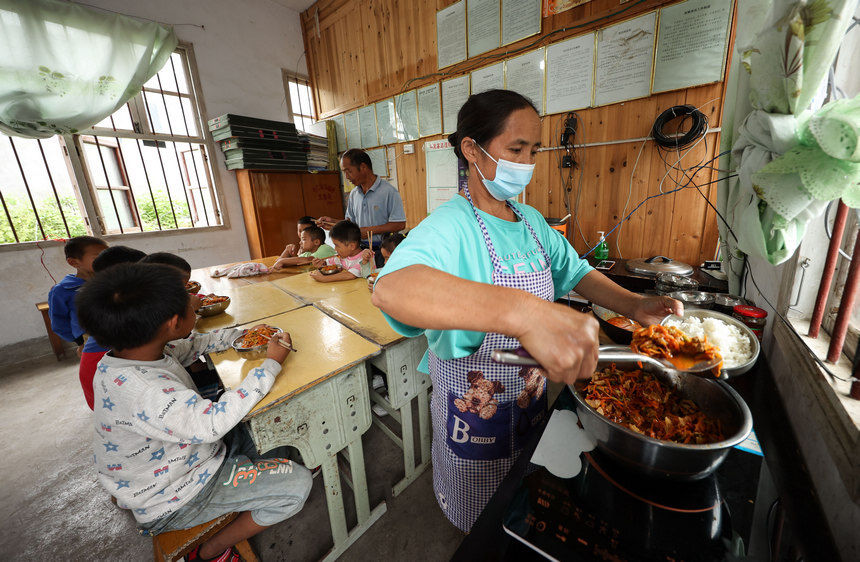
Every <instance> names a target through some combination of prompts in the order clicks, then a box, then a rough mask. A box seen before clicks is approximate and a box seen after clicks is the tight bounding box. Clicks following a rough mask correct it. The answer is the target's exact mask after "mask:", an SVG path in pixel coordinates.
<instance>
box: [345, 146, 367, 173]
mask: <svg viewBox="0 0 860 562" xmlns="http://www.w3.org/2000/svg"><path fill="white" fill-rule="evenodd" d="M340 158H341V160H343V159H344V158H346V159H347V160H349V161H350V162H351V163H352V165H353V166H355V167H356V168H360V167H361V165H362V164H364V165H365V166H367V169H368V170H370V171H371V172H372V171H373V162H372V161H371V160H370V156H369V155H368V154H367V153H366V152H365V151H363V150H362V149H360V148H350V149H349V150H347V151H346V152H344V153H343V156H341V157H340Z"/></svg>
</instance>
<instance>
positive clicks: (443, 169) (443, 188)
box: [424, 140, 457, 213]
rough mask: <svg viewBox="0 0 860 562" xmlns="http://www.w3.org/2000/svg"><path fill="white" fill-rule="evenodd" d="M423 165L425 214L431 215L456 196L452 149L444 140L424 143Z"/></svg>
mask: <svg viewBox="0 0 860 562" xmlns="http://www.w3.org/2000/svg"><path fill="white" fill-rule="evenodd" d="M424 163H425V169H426V170H427V213H432V212H433V211H434V210H436V209H437V208H438V207H439V205H441V204H442V203H445V202H446V201H448V200H449V199H451V197H453V196H455V195H456V194H457V157H456V156H455V155H454V147H453V146H451V143H449V142H448V141H446V140H438V141H428V142H425V143H424Z"/></svg>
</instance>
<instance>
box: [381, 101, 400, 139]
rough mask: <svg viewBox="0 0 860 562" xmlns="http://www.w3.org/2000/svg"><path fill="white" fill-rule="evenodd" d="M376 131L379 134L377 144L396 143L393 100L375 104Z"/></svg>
mask: <svg viewBox="0 0 860 562" xmlns="http://www.w3.org/2000/svg"><path fill="white" fill-rule="evenodd" d="M376 129H377V131H378V132H379V144H394V143H396V142H397V120H396V119H395V118H394V99H393V98H388V99H387V100H382V101H378V102H376Z"/></svg>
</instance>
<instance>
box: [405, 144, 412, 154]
mask: <svg viewBox="0 0 860 562" xmlns="http://www.w3.org/2000/svg"><path fill="white" fill-rule="evenodd" d="M403 154H415V145H414V144H404V145H403Z"/></svg>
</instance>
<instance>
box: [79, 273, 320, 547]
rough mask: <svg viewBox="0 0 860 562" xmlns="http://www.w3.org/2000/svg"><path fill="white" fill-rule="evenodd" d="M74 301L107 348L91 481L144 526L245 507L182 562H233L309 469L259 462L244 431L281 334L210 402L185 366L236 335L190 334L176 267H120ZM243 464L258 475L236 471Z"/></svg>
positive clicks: (152, 529) (274, 518) (276, 358)
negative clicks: (257, 360)
mask: <svg viewBox="0 0 860 562" xmlns="http://www.w3.org/2000/svg"><path fill="white" fill-rule="evenodd" d="M77 305H78V310H79V314H80V320H81V323H82V325H83V326H85V327H86V328H87V330H88V331H89V333H90V334H91V335H93V336H94V337H96V338H97V339H98V340H99V341H100V342H102V343H104V344H105V345H108V346H110V347H111V351H110V352H108V353H107V354H106V355H105V356H104V358H103V359H102V360H101V362H100V363H99V367H98V372H97V373H96V377H95V381H94V384H93V386H94V388H95V398H96V404H97V407H96V410H95V414H94V418H95V428H96V431H95V436H94V437H95V439H94V452H95V463H96V466H97V468H98V479H99V482H100V483H101V484H102V486H103V487H105V489H107V490H108V491H109V492H110V493H111V494H112V495H113V496H115V497H116V498H117V500H118V503H119V504H123V505H125V506H127V507H129V508H130V509H131V510H132V513H133V514H134V517H135V519H137V522H138V525H139V526H140V527H141V528H142V529H144V530H145V531H146V532H148V533H150V534H157V533H161V532H165V531H169V530H175V529H186V528H190V527H193V526H195V525H198V524H201V523H203V522H206V521H210V520H212V519H215V518H217V517H219V516H220V515H223V514H225V513H230V512H234V511H240V512H242V513H241V514H240V515H239V517H238V518H237V519H236V520H234V521H233V522H232V523H230V524H229V525H227V526H226V527H224V528H223V529H222V530H221V531H219V532H218V533H216V534H215V535H213V536H212V538H210V539H208V540H207V541H206V542H204V543H203V544H202V545H201V546H200V547H199V548H198V549H196V550H195V551H193V552H192V553H191V555H189V558H186V560H189V559H191V560H193V559H212V558H218V559H219V560H220V559H221V558H222V557H223V559H224V560H228V559H229V560H232V559H236V560H238V557H235V556H236V555H235V554H234V552H233V551H232V546H233V545H234V544H235V543H237V542H239V541H241V540H244V539H247V538H248V537H251V536H253V535H255V534H257V533H259V532H260V531H262V530H263V529H265V528H266V527H267V526H269V525H272V524H274V523H277V522H279V521H283V520H284V519H287V518H289V517H291V516H292V515H295V514H296V513H298V512H299V511H300V510H301V508H302V506H303V505H304V503H305V500H306V499H307V497H308V494H309V493H310V489H311V484H312V481H311V474H310V472H309V471H308V470H307V469H306V468H304V467H303V466H300V465H297V464H294V463H292V462H291V461H289V460H287V459H281V458H267V459H266V460H265V462H260V459H259V458H258V457H259V455H256V453H255V449H254V445H253V443H252V442H251V441H250V438H249V437H248V435H247V433H246V432H243V431H241V426H240V422H241V420H242V418H243V417H244V416H245V415H246V414H247V413H248V412H249V411H250V410H251V408H253V407H254V406H255V405H256V404H257V402H259V400H260V399H261V398H262V397H263V396H265V395H266V393H268V392H269V389H271V387H272V385H273V384H274V382H275V377H276V376H277V375H278V373H279V372H280V371H281V363H282V362H283V361H284V359H286V357H287V353H288V350H287V349H286V348H285V347H283V346H282V345H281V344H280V343H279V341H284V342H287V343H289V342H290V338H289V335H288V334H285V333H284V334H275V335H274V336H272V338H271V341H270V342H269V346H268V351H267V359H266V360H265V361H264V362H263V364H262V365H261V366H260V367H257V368H255V369H252V370H251V371H250V372H249V373H248V375H247V376H246V377H245V379H244V380H243V381H242V382H241V383H240V384H239V385H238V386H237V387H236V388H234V389H232V390H230V391H227V392H225V393H224V394H223V395H222V396H221V398H220V399H219V400H218V401H217V402H212V401H209V400H206V399H205V398H202V397H201V396H200V395H199V394H198V393H197V391H196V388H195V386H194V383H193V382H192V381H191V378H190V376H189V375H188V373H187V371H186V370H185V368H184V366H185V365H187V364H189V363H191V362H192V361H194V360H196V359H197V358H198V357H200V356H201V355H202V354H204V353H208V352H214V351H220V350H222V349H226V348H227V347H229V346H230V342H231V341H232V340H234V339H235V338H236V337H238V336H239V335H240V334H241V333H242V331H241V330H238V329H228V330H221V331H215V332H211V333H208V334H191V335H190V337H187V336H189V333H190V332H191V329H192V327H193V326H194V322H195V315H194V311H193V310H192V309H191V306H190V303H189V296H188V293H187V292H186V291H185V287H184V284H183V282H182V274H181V273H180V272H179V271H178V270H177V269H176V268H173V267H169V266H165V265H159V264H127V265H117V266H115V267H112V268H111V269H110V271H109V272H103V273H100V274H98V275H96V276H95V277H93V279H92V280H90V281H89V282H87V285H86V286H85V287H84V288H83V289H82V290H81V291H80V294H79V295H78V299H77ZM182 338H186V339H182ZM237 426H238V427H237ZM224 438H226V439H227V441H228V443H225V440H224ZM250 470H253V471H254V474H255V478H244V477H242V476H241V475H242V474H249V471H250ZM234 557H235V558H234Z"/></svg>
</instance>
